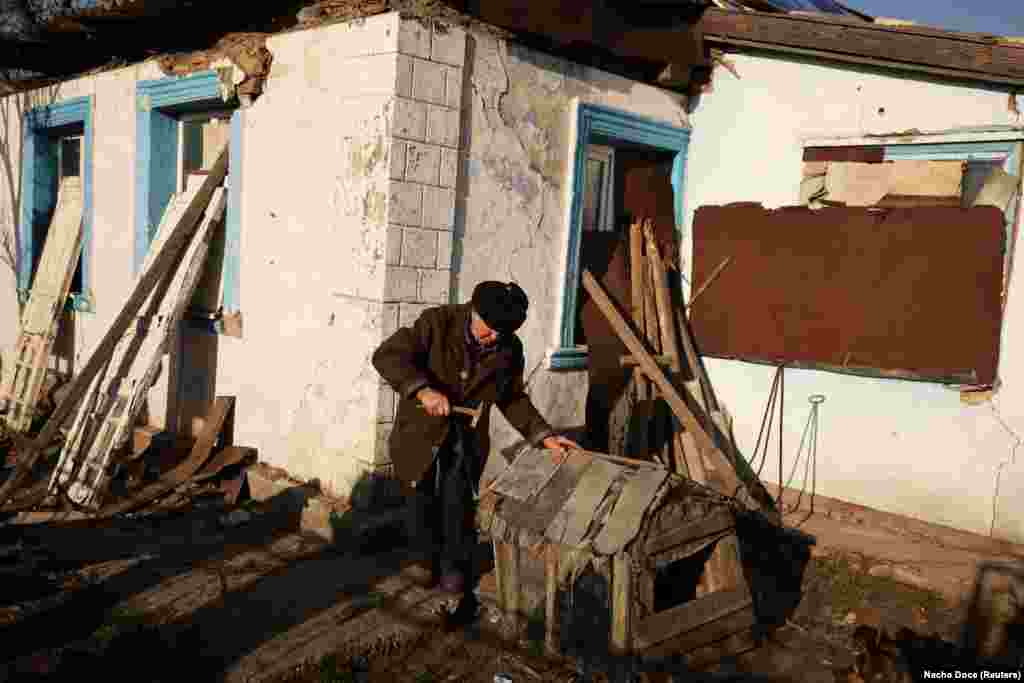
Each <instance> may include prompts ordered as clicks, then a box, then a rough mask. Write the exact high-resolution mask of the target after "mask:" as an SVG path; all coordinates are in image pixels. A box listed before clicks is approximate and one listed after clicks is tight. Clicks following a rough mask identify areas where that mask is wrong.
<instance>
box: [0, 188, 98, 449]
mask: <svg viewBox="0 0 1024 683" xmlns="http://www.w3.org/2000/svg"><path fill="white" fill-rule="evenodd" d="M82 205H83V198H82V183H81V180H80V179H79V178H64V179H63V180H62V181H61V185H60V189H59V190H58V193H57V207H56V209H55V210H54V214H53V219H52V220H51V221H50V228H49V231H48V232H47V234H46V241H45V243H44V244H43V252H42V255H41V256H40V259H39V266H38V268H37V269H36V274H35V278H34V279H33V282H32V290H31V292H30V293H29V299H28V302H27V303H26V305H25V311H24V313H23V314H22V318H21V329H20V331H19V336H18V341H17V343H16V345H15V352H14V354H12V356H11V362H10V364H9V367H7V368H4V373H3V382H2V385H0V397H3V398H6V399H8V400H9V401H10V405H9V408H8V412H7V415H6V416H5V417H4V422H5V423H6V424H7V426H8V427H9V428H10V429H11V430H13V431H15V432H24V431H26V430H28V429H29V428H30V427H31V426H32V420H33V419H35V411H36V405H37V404H38V403H39V398H40V394H41V392H42V388H43V382H44V380H45V379H46V369H47V365H48V361H49V359H50V353H51V351H52V350H53V344H54V341H55V340H56V338H57V330H58V326H59V320H60V315H61V313H62V312H63V310H64V303H65V302H66V301H67V298H68V292H69V291H70V289H71V279H72V277H73V276H74V273H75V269H76V268H77V267H78V262H79V260H80V256H81V253H82V249H81V246H82Z"/></svg>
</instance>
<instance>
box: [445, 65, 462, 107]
mask: <svg viewBox="0 0 1024 683" xmlns="http://www.w3.org/2000/svg"><path fill="white" fill-rule="evenodd" d="M444 71H445V77H444V103H445V104H446V105H448V106H449V107H451V108H452V109H461V108H462V69H457V68H455V67H454V66H448V67H445V70H444Z"/></svg>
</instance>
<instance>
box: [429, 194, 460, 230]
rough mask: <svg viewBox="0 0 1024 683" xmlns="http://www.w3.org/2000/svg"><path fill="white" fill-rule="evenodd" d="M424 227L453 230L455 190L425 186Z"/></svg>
mask: <svg viewBox="0 0 1024 683" xmlns="http://www.w3.org/2000/svg"><path fill="white" fill-rule="evenodd" d="M422 225H423V227H425V228H434V229H436V230H451V229H452V227H453V226H454V225H455V190H449V189H447V188H443V187H424V188H423V223H422Z"/></svg>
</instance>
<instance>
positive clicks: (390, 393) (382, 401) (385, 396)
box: [377, 384, 395, 422]
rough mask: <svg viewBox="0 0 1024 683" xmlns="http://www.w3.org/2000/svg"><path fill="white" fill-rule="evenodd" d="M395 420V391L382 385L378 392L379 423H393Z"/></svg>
mask: <svg viewBox="0 0 1024 683" xmlns="http://www.w3.org/2000/svg"><path fill="white" fill-rule="evenodd" d="M394 419H395V390H394V389H392V388H391V387H390V386H388V385H386V384H385V385H382V386H381V387H380V389H378V390H377V422H391V421H392V420H394Z"/></svg>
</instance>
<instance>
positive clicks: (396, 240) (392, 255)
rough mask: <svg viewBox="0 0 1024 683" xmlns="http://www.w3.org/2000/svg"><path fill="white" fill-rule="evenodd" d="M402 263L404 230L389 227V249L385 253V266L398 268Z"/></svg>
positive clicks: (395, 226) (392, 226) (394, 226)
mask: <svg viewBox="0 0 1024 683" xmlns="http://www.w3.org/2000/svg"><path fill="white" fill-rule="evenodd" d="M401 263H402V228H400V227H398V226H397V225H389V226H388V238H387V249H386V250H385V252H384V264H385V265H388V266H397V265H401Z"/></svg>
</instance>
